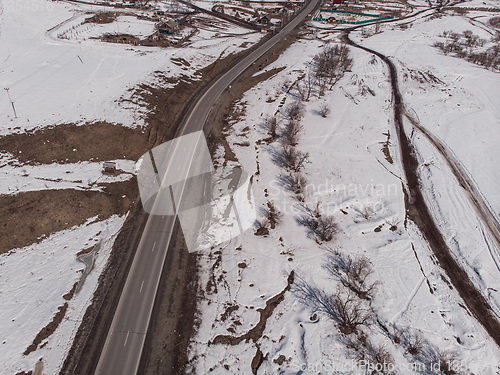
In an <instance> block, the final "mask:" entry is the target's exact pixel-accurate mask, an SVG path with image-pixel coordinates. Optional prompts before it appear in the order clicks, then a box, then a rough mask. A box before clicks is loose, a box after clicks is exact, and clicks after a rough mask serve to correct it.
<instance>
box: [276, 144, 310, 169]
mask: <svg viewBox="0 0 500 375" xmlns="http://www.w3.org/2000/svg"><path fill="white" fill-rule="evenodd" d="M308 159H309V153H307V152H302V151H299V150H297V149H296V148H295V147H292V146H283V148H282V151H281V156H280V162H281V165H282V166H283V167H285V168H286V169H288V170H289V171H291V172H300V170H301V169H302V168H304V164H305V163H307V161H308Z"/></svg>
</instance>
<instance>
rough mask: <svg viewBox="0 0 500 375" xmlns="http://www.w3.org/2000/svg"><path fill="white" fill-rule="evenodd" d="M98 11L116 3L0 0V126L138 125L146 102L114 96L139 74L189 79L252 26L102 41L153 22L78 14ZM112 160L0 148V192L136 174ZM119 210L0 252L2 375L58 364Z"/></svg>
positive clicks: (131, 163)
mask: <svg viewBox="0 0 500 375" xmlns="http://www.w3.org/2000/svg"><path fill="white" fill-rule="evenodd" d="M97 11H112V12H115V11H120V10H117V9H115V8H103V7H98V6H95V5H82V4H80V5H78V4H72V3H66V2H56V1H49V0H19V1H11V0H0V86H1V87H2V88H8V89H9V91H8V92H7V91H6V90H1V92H0V136H3V135H7V134H11V133H23V132H25V131H28V130H38V129H42V128H44V127H48V126H54V125H60V124H66V123H76V124H83V123H88V122H94V121H105V122H108V123H115V124H117V126H128V127H136V126H145V125H146V124H145V123H144V118H143V115H144V114H145V113H146V109H144V108H142V107H140V106H139V105H136V104H131V103H129V102H127V103H126V104H123V105H122V103H120V100H121V99H122V98H125V99H129V96H130V95H131V93H132V92H133V89H134V88H135V87H136V86H137V85H138V84H140V83H145V84H147V85H154V86H158V85H159V83H158V82H157V81H156V79H157V75H158V74H161V75H162V77H164V78H165V79H170V82H172V83H170V85H171V86H170V87H172V86H174V84H175V79H176V78H179V79H180V78H182V77H189V79H193V80H194V79H199V78H200V77H199V75H196V72H197V71H198V70H199V69H201V68H203V67H206V66H207V65H209V64H211V63H213V62H214V61H216V60H217V59H218V58H222V57H225V56H227V55H228V54H230V53H234V52H238V51H241V50H242V49H243V48H245V45H244V43H245V42H247V43H246V47H248V46H249V45H251V44H253V43H254V42H256V41H258V40H259V39H260V37H261V35H260V34H259V33H252V32H248V30H246V29H243V28H239V27H233V26H231V25H227V29H224V28H221V27H220V26H221V23H220V22H217V25H218V26H217V27H216V26H215V25H214V27H213V28H211V27H204V28H202V29H200V30H199V32H198V34H196V35H195V36H193V37H192V38H191V40H190V42H191V43H190V44H189V45H186V46H183V47H180V48H156V47H135V46H131V45H128V44H112V43H103V42H101V41H99V40H97V39H92V38H93V37H99V36H102V35H103V34H104V33H124V34H132V35H134V36H136V37H145V36H148V35H150V34H151V33H152V32H153V31H154V28H153V26H154V24H153V23H152V22H150V21H145V20H138V19H136V18H135V17H134V16H133V15H130V14H127V15H122V16H119V17H118V18H117V19H116V21H115V22H113V23H108V24H93V23H84V22H83V21H84V20H85V19H86V18H89V17H91V16H92V15H93V14H94V13H95V12H97ZM132 11H133V10H127V12H132ZM209 22H210V20H207V23H209ZM172 59H174V62H173V61H172ZM175 59H184V60H185V62H184V63H183V64H180V63H179V61H183V60H175ZM9 95H10V99H11V100H12V101H13V102H14V105H15V110H16V112H17V118H15V117H14V112H13V108H12V106H11V103H10V99H9ZM115 162H116V163H117V168H118V169H119V170H120V174H118V175H116V176H109V175H103V174H102V172H101V170H102V165H101V163H97V162H88V161H82V162H79V163H71V164H57V163H52V164H46V165H28V164H26V165H23V164H22V163H21V162H20V161H19V160H17V159H16V158H15V156H13V155H11V154H2V155H1V157H0V181H1V182H0V195H14V194H17V193H19V192H25V191H33V190H40V191H43V190H48V189H78V190H99V189H100V187H99V184H101V183H110V182H117V181H122V180H126V179H129V178H131V177H132V176H133V174H135V162H136V161H135V160H124V159H121V160H115ZM124 220H125V217H124V216H123V217H117V216H112V217H111V218H109V219H108V220H105V221H98V218H97V217H95V218H89V219H88V220H87V223H86V224H84V225H81V226H78V227H74V228H71V229H68V230H65V231H62V232H57V233H53V234H51V235H50V236H48V237H47V238H45V239H44V240H43V241H41V242H40V243H37V244H33V245H30V246H27V247H25V248H21V249H13V250H11V251H9V252H8V253H5V254H2V255H0V320H1V322H2V323H1V324H0V362H1V366H0V373H1V374H2V375H3V374H15V373H17V372H18V371H29V370H33V369H34V367H35V363H36V362H37V360H38V359H39V358H41V357H43V363H44V369H43V373H45V374H56V373H58V369H59V368H60V366H61V365H62V363H63V361H64V358H65V355H66V353H67V351H68V350H69V348H70V346H71V342H72V340H73V337H74V335H75V333H76V331H77V329H78V326H79V324H80V321H81V319H82V317H83V314H84V312H85V309H86V308H87V306H88V305H89V303H90V301H91V299H92V296H93V293H94V291H95V289H96V287H97V280H98V277H99V275H100V274H101V272H102V271H103V269H104V266H105V264H106V261H107V259H108V255H109V253H110V251H111V248H112V245H113V242H114V239H115V238H116V235H117V233H118V231H119V230H120V228H121V226H122V224H123V222H124ZM1 235H2V236H6V235H9V234H8V233H3V232H2V233H1ZM97 241H101V245H102V246H101V248H100V250H99V252H98V255H97V258H96V263H95V268H94V269H93V270H92V272H91V273H90V274H89V276H88V277H87V279H86V280H85V283H84V285H83V288H82V289H81V290H80V291H79V292H78V293H77V294H76V295H75V296H74V297H73V298H72V299H71V300H68V301H66V300H65V299H63V295H65V294H67V293H68V292H69V291H70V290H71V289H72V287H73V285H74V283H75V282H76V281H77V280H79V278H80V274H81V272H82V270H83V269H84V267H85V266H84V264H83V263H81V262H79V261H77V259H76V254H77V253H78V252H79V251H81V250H83V249H87V248H89V247H92V246H93V245H94V244H95V243H96V242H97ZM2 250H5V249H2ZM65 302H67V303H68V308H67V311H66V313H65V315H64V318H63V320H62V322H61V323H60V325H59V326H58V328H57V329H56V330H55V332H54V333H53V334H52V335H50V336H49V338H48V339H44V340H43V341H42V342H41V343H40V346H39V347H38V349H37V350H35V351H34V352H32V353H31V354H29V355H27V356H25V355H23V352H24V351H25V350H26V349H27V348H28V346H29V345H30V344H31V343H32V342H33V340H34V338H35V336H36V335H37V334H38V333H39V332H40V330H41V329H42V328H43V327H45V326H46V325H47V324H49V323H50V322H51V321H52V319H53V318H54V317H55V316H56V313H57V312H58V307H60V306H63V305H64V303H65Z"/></svg>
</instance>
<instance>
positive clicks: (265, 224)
mask: <svg viewBox="0 0 500 375" xmlns="http://www.w3.org/2000/svg"><path fill="white" fill-rule="evenodd" d="M255 229H256V231H255V233H254V234H255V235H256V236H266V235H268V234H269V220H268V219H267V218H264V219H262V220H256V221H255Z"/></svg>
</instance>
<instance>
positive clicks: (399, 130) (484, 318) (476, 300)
mask: <svg viewBox="0 0 500 375" xmlns="http://www.w3.org/2000/svg"><path fill="white" fill-rule="evenodd" d="M351 30H354V28H352V29H349V30H347V31H346V32H345V40H346V42H347V43H348V44H350V45H351V46H353V47H356V48H359V49H362V50H364V51H366V52H369V53H371V54H374V55H376V56H378V57H379V58H380V59H381V60H382V61H384V62H385V63H386V65H387V66H388V68H389V72H390V77H391V87H392V97H393V107H394V122H395V127H396V134H397V136H398V143H399V147H400V152H401V159H402V164H403V168H404V171H405V176H406V189H407V191H406V192H405V203H406V211H407V217H408V218H409V219H411V220H412V221H413V222H414V223H415V224H416V225H417V226H418V227H419V229H420V231H421V232H422V234H423V235H424V237H425V239H426V240H427V242H428V243H429V245H430V247H431V249H432V251H433V253H434V255H435V256H436V258H437V260H438V261H439V265H440V266H441V267H442V268H443V269H444V271H445V272H446V274H447V275H448V277H449V278H450V281H451V283H452V284H453V286H454V287H455V288H456V289H457V291H458V293H459V294H460V297H461V298H462V299H463V300H464V302H465V304H466V305H467V308H468V309H469V310H470V312H471V313H472V314H473V315H474V316H475V317H476V319H477V320H478V321H479V322H480V323H481V324H482V326H483V327H484V328H485V330H486V331H487V332H488V334H489V335H490V336H491V338H492V339H493V340H494V341H495V342H496V343H497V345H498V346H500V323H499V322H498V320H497V319H496V317H495V315H494V313H493V312H492V310H491V308H490V306H489V305H488V302H487V301H486V300H485V298H484V297H483V295H482V294H481V292H480V291H479V290H477V289H476V288H475V286H474V285H473V284H472V283H471V282H470V279H469V277H468V275H467V273H466V272H465V271H464V269H462V267H461V266H460V265H459V264H458V262H457V261H456V259H455V258H454V256H453V255H452V253H451V251H450V249H449V248H448V245H447V244H446V241H445V239H444V237H443V235H442V234H441V232H440V231H439V228H438V226H437V224H436V223H435V221H434V219H433V217H432V215H431V213H430V211H429V208H428V206H427V204H426V202H425V199H424V196H423V194H422V187H421V184H420V181H419V176H418V167H419V164H418V160H417V157H416V152H415V149H414V147H413V145H412V143H411V142H410V140H409V139H408V137H407V136H406V133H405V131H404V124H403V115H405V107H404V102H403V99H402V97H401V94H400V92H399V86H398V77H397V70H396V67H395V66H394V64H393V63H392V61H391V60H390V59H389V58H388V57H387V56H385V55H383V54H382V53H380V52H377V51H375V50H372V49H370V48H367V47H364V46H361V45H359V44H357V43H355V42H353V41H352V40H351V39H349V32H350V31H351ZM431 142H432V140H431ZM433 145H434V146H438V144H434V143H433ZM438 150H439V147H438ZM445 151H446V150H445V149H443V152H444V154H443V156H444V157H445V158H446V160H447V161H448V163H449V165H450V167H451V168H452V171H453V172H454V174H455V172H456V171H455V170H453V168H454V167H456V165H455V164H454V160H452V159H451V158H449V157H448V156H449V155H448V154H447V153H446V152H445ZM440 152H442V151H441V150H440ZM455 176H456V177H457V179H458V181H459V183H461V186H462V187H463V188H464V189H466V190H467V191H468V193H469V194H470V196H471V197H474V198H476V199H479V200H481V201H482V199H481V196H480V195H479V196H478V195H476V193H477V192H475V191H473V190H472V189H471V190H468V189H469V188H471V186H469V185H468V184H467V183H465V184H462V182H465V181H462V179H464V178H466V176H464V175H462V174H461V173H457V174H455ZM472 186H473V185H472ZM483 204H484V202H483ZM473 205H474V207H476V203H475V202H474V201H473ZM486 207H487V206H486ZM482 213H483V214H486V215H487V213H486V212H482ZM495 220H496V219H495ZM486 225H488V224H486Z"/></svg>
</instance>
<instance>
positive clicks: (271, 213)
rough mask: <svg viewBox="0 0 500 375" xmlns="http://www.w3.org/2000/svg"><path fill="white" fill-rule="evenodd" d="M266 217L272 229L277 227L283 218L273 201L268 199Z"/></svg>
mask: <svg viewBox="0 0 500 375" xmlns="http://www.w3.org/2000/svg"><path fill="white" fill-rule="evenodd" d="M266 205H267V209H266V217H267V221H268V222H269V225H270V226H271V229H275V228H276V226H277V225H278V224H279V223H280V221H281V218H282V216H283V215H282V213H281V212H280V211H279V210H278V209H277V208H276V206H275V204H274V202H273V201H267V203H266Z"/></svg>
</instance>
